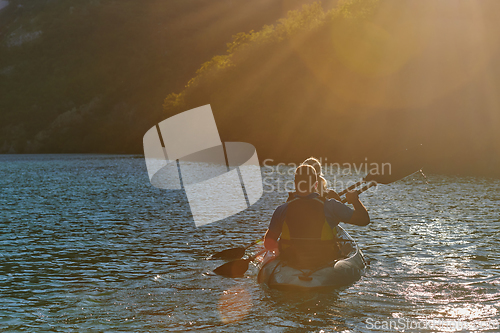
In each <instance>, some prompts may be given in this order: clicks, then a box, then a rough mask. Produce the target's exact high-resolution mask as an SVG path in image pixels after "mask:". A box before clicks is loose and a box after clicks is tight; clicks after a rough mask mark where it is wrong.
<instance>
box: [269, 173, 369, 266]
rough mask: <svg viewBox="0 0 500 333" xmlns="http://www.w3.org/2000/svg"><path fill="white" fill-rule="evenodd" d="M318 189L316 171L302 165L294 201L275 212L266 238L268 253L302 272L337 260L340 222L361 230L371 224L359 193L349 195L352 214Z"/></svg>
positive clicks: (296, 180) (349, 193)
mask: <svg viewBox="0 0 500 333" xmlns="http://www.w3.org/2000/svg"><path fill="white" fill-rule="evenodd" d="M317 186H318V177H317V174H316V170H315V169H314V168H313V167H312V166H310V165H300V166H299V167H298V168H297V169H296V170H295V189H296V192H295V195H294V198H293V199H292V200H290V201H288V202H286V203H284V204H282V205H281V206H279V207H278V208H276V210H275V211H274V213H273V216H272V218H271V222H270V224H269V228H268V230H267V232H266V235H265V237H264V247H265V248H266V249H267V250H269V251H274V252H275V253H276V254H279V255H280V258H282V260H284V261H286V262H287V264H288V265H290V266H295V267H297V268H300V269H301V268H309V269H310V268H314V267H319V266H321V265H325V264H327V263H329V262H331V261H332V260H334V259H337V258H338V256H339V253H338V247H337V244H336V241H335V238H336V231H337V228H336V226H337V225H338V224H339V222H346V223H349V224H354V225H358V226H366V225H368V224H369V223H370V216H369V215H368V212H367V211H366V208H365V207H364V206H363V204H362V203H361V201H360V200H359V197H358V193H357V192H348V193H347V194H346V198H347V201H348V202H349V203H350V204H352V205H353V206H354V210H353V209H351V208H350V207H348V206H346V205H344V204H343V203H341V202H339V201H337V200H335V199H325V198H324V197H321V196H320V195H319V193H317V192H316V191H317ZM278 239H279V242H278Z"/></svg>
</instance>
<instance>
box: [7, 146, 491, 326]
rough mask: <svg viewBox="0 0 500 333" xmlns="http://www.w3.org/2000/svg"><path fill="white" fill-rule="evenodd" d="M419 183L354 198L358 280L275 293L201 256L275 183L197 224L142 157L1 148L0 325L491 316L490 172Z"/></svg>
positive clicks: (259, 223)
mask: <svg viewBox="0 0 500 333" xmlns="http://www.w3.org/2000/svg"><path fill="white" fill-rule="evenodd" d="M268 176H269V175H268ZM271 176H272V175H271ZM271 176H270V177H271ZM272 177H275V179H274V181H275V182H277V180H278V179H280V180H281V181H282V183H284V182H285V181H286V180H289V177H290V176H289V175H287V174H286V173H285V174H283V175H279V176H276V175H274V176H272ZM349 177H350V176H344V180H348V179H350V178H349ZM354 178H355V177H352V179H354ZM328 180H329V181H333V179H332V178H331V177H330V178H329V179H328ZM428 182H429V183H428V184H426V183H425V181H424V180H422V179H420V178H418V177H412V178H411V179H407V180H403V181H399V182H397V183H394V184H392V185H388V186H379V187H378V188H377V189H376V191H374V192H371V193H366V194H363V195H362V196H361V197H362V201H363V202H364V203H365V205H366V206H367V207H368V210H369V212H370V215H371V219H372V223H371V224H370V225H369V226H368V227H367V228H360V227H355V226H346V229H347V230H348V232H349V233H350V234H351V236H353V238H355V239H356V240H357V241H358V242H359V244H360V247H361V249H363V251H364V253H365V255H366V257H367V259H368V261H369V262H370V264H369V269H368V270H367V272H366V274H365V276H364V277H363V278H362V279H361V280H360V281H359V282H358V283H356V284H355V285H354V286H352V287H350V288H348V289H346V290H343V291H338V292H332V293H325V294H314V293H295V294H286V293H282V292H278V291H274V290H268V289H266V288H262V287H261V286H259V285H257V283H256V274H257V269H256V267H254V266H253V265H250V266H251V267H250V269H249V271H248V272H247V274H246V275H245V277H243V278H237V279H225V278H221V277H219V276H216V275H214V274H213V273H210V271H211V270H212V269H214V268H215V267H217V266H219V265H221V264H222V263H223V262H222V261H219V260H208V259H207V258H208V257H210V255H211V254H213V253H215V252H217V251H220V250H222V249H225V248H229V247H235V246H241V245H244V244H248V243H250V242H252V241H254V240H255V239H256V238H258V237H259V236H261V235H262V234H263V233H264V232H265V230H266V228H267V225H268V222H269V219H270V216H271V214H272V212H273V210H274V208H275V207H276V206H277V205H279V204H280V203H282V202H284V200H285V198H286V193H284V192H282V193H271V194H269V193H265V194H264V197H263V198H262V199H261V200H260V201H259V202H257V204H256V205H254V206H252V207H251V208H250V209H247V210H246V211H243V212H241V213H239V214H237V215H235V216H233V217H231V218H228V219H226V220H224V221H222V222H218V223H213V224H211V225H207V226H205V227H202V228H195V227H194V223H193V220H192V217H191V215H190V213H189V206H188V204H187V200H186V197H185V195H184V194H183V193H182V192H181V191H161V190H158V189H155V188H153V187H151V186H150V185H149V181H148V176H147V172H146V170H145V165H144V160H143V158H142V157H140V156H106V155H33V156H25V155H16V156H12V155H6V156H5V155H4V156H0V188H1V191H0V207H1V210H0V229H1V232H0V249H1V251H0V272H1V274H0V327H2V328H3V327H6V328H7V329H6V330H7V331H9V330H10V331H23V330H24V331H36V332H45V331H47V332H48V331H52V332H53V331H64V330H66V331H67V330H76V331H82V330H83V331H92V330H93V331H134V332H140V331H186V330H200V331H207V332H226V331H228V330H232V331H249V330H255V331H264V330H265V331H267V332H289V331H316V332H318V331H321V330H324V331H326V332H328V331H352V332H371V331H376V330H373V329H370V328H369V327H368V326H367V320H368V319H369V318H372V319H374V320H388V319H391V318H392V319H394V318H404V319H411V320H423V319H429V318H444V319H454V320H463V321H465V322H467V323H479V322H481V321H486V320H490V319H495V318H498V311H499V309H500V288H499V287H500V279H499V277H500V264H499V262H500V260H499V259H500V256H499V254H498V251H497V247H498V243H499V242H500V224H499V223H498V222H500V220H499V215H498V200H499V199H500V181H498V180H493V179H484V178H472V177H466V178H460V177H446V176H436V175H428ZM337 190H340V189H337ZM478 330H483V329H482V328H479V329H478ZM410 331H411V330H410ZM417 331H418V330H417ZM424 331H425V330H424ZM434 331H438V332H439V331H442V332H445V331H449V329H447V328H443V329H438V330H434ZM434 331H433V332H434Z"/></svg>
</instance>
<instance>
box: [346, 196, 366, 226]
mask: <svg viewBox="0 0 500 333" xmlns="http://www.w3.org/2000/svg"><path fill="white" fill-rule="evenodd" d="M345 197H346V199H347V202H348V203H350V204H352V205H353V206H354V213H353V214H352V217H351V218H350V219H349V221H347V223H349V224H354V225H359V226H361V227H364V226H367V225H368V224H369V223H370V215H368V211H367V210H366V208H365V206H363V204H362V203H361V201H359V196H358V192H356V191H353V192H347V193H346V195H345Z"/></svg>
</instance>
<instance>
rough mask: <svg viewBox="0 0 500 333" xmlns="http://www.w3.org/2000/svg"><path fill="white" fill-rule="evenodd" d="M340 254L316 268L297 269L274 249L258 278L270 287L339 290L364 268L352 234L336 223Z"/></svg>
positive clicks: (364, 265)
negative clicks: (274, 251)
mask: <svg viewBox="0 0 500 333" xmlns="http://www.w3.org/2000/svg"><path fill="white" fill-rule="evenodd" d="M337 238H338V240H339V247H340V249H341V257H340V258H338V259H336V260H334V261H332V262H330V263H328V264H326V265H324V266H322V267H319V268H316V269H313V270H309V269H297V268H293V267H290V266H287V265H286V263H285V262H284V261H282V260H281V259H280V257H279V256H276V255H274V253H273V252H270V251H268V252H266V253H265V255H264V257H263V259H262V261H261V263H260V265H259V266H260V269H259V274H258V276H257V281H258V282H259V283H261V284H266V285H267V286H269V287H270V288H273V289H281V290H290V289H292V290H317V289H341V288H344V287H348V286H349V285H351V284H353V283H354V282H356V281H358V280H359V279H360V278H361V275H362V274H363V271H364V269H365V267H366V263H365V259H364V256H363V253H362V252H361V250H360V249H359V247H358V245H357V244H356V242H355V241H354V239H352V237H351V236H350V235H349V234H348V233H347V232H346V231H345V230H344V229H343V228H342V227H340V226H337Z"/></svg>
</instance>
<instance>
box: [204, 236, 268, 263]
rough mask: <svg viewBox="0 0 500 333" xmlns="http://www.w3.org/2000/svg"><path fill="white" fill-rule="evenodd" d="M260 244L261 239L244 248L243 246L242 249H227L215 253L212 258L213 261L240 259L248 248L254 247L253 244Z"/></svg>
mask: <svg viewBox="0 0 500 333" xmlns="http://www.w3.org/2000/svg"><path fill="white" fill-rule="evenodd" d="M260 242H262V238H259V239H257V240H254V241H253V242H252V243H250V244H248V245H246V246H243V247H235V248H232V249H227V250H223V251H220V252H217V253H215V254H213V255H212V258H213V259H223V260H236V259H240V258H241V257H243V256H244V255H245V251H246V250H247V249H248V248H250V247H252V246H254V245H255V244H259V243H260Z"/></svg>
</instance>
